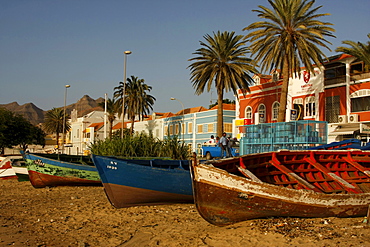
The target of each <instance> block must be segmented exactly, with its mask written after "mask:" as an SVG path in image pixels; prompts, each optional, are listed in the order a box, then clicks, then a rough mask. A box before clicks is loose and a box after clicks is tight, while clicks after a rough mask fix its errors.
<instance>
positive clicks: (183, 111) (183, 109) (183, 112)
mask: <svg viewBox="0 0 370 247" xmlns="http://www.w3.org/2000/svg"><path fill="white" fill-rule="evenodd" d="M171 100H177V101H178V102H180V104H181V106H182V123H184V114H185V108H184V104H183V103H182V102H181V101H180V100H178V99H176V98H171ZM181 132H182V142H185V141H184V129H183V126H182V125H181Z"/></svg>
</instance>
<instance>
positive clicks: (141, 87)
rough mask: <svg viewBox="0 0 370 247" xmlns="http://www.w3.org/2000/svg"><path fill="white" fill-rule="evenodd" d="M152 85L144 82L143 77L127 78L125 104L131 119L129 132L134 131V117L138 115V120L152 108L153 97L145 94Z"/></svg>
mask: <svg viewBox="0 0 370 247" xmlns="http://www.w3.org/2000/svg"><path fill="white" fill-rule="evenodd" d="M151 90H152V87H151V86H149V85H147V84H145V83H144V79H138V78H137V77H135V76H131V78H127V86H126V99H127V100H125V101H126V104H127V117H128V118H129V119H131V133H133V131H134V122H135V117H136V116H138V117H139V120H140V119H143V117H144V115H145V114H149V112H150V110H153V105H154V102H155V100H156V99H155V98H154V97H153V96H152V95H149V94H147V92H150V91H151Z"/></svg>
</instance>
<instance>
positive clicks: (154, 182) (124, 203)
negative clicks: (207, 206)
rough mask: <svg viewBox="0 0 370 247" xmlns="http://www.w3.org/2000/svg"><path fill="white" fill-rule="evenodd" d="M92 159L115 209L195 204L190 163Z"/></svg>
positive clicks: (95, 156)
mask: <svg viewBox="0 0 370 247" xmlns="http://www.w3.org/2000/svg"><path fill="white" fill-rule="evenodd" d="M92 159H93V161H94V164H95V166H96V168H97V169H98V172H99V175H100V178H101V180H102V182H103V186H104V190H105V192H106V195H107V197H108V199H109V201H110V202H111V204H112V205H113V206H114V207H116V208H123V207H131V206H140V205H160V204H169V203H183V202H184V203H185V202H190V203H193V202H194V201H193V192H192V187H191V177H190V161H188V160H162V159H150V160H145V159H123V158H118V157H108V156H98V155H92Z"/></svg>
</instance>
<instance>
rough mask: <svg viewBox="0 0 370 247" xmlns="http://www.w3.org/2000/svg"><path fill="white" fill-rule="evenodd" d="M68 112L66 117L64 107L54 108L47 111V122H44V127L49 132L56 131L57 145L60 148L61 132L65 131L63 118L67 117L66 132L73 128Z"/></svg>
mask: <svg viewBox="0 0 370 247" xmlns="http://www.w3.org/2000/svg"><path fill="white" fill-rule="evenodd" d="M68 118H69V116H68V114H66V117H65V118H64V110H63V109H62V108H53V109H51V110H49V111H47V112H46V115H45V122H44V123H43V124H42V126H43V129H44V130H45V131H46V132H48V133H56V136H57V145H58V148H59V133H62V132H63V120H64V119H65V120H66V122H65V128H64V134H65V133H67V132H68V131H69V130H70V129H71V125H70V123H69V122H68V121H67V119H68Z"/></svg>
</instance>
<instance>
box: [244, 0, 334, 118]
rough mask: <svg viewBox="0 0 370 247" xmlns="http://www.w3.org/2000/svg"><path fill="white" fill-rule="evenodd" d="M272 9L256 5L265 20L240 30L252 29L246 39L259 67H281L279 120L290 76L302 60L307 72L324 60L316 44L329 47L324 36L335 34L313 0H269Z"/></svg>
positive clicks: (296, 72)
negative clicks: (281, 82)
mask: <svg viewBox="0 0 370 247" xmlns="http://www.w3.org/2000/svg"><path fill="white" fill-rule="evenodd" d="M268 1H269V3H270V5H271V6H272V9H269V8H267V7H264V6H261V5H259V6H258V7H259V8H260V9H258V10H253V11H254V12H257V13H258V16H259V17H260V18H263V19H266V20H265V21H259V22H255V23H252V24H250V25H249V26H248V27H246V28H244V29H243V31H250V30H254V31H253V32H251V33H249V34H247V35H246V36H245V39H249V41H250V42H251V45H250V48H251V51H252V54H253V55H256V56H255V59H256V61H257V62H261V67H262V70H264V71H266V69H269V70H272V69H280V70H281V71H282V76H283V84H282V87H281V96H280V108H279V116H278V122H284V121H285V114H286V105H287V93H288V82H289V78H290V77H292V76H293V74H294V75H295V76H297V75H298V76H299V75H300V70H301V68H300V67H301V63H302V64H303V66H304V67H306V69H307V70H308V71H309V72H312V73H314V66H313V64H315V65H316V66H318V67H319V68H321V67H320V65H321V64H322V63H323V62H324V61H323V57H325V55H324V54H323V53H322V52H321V50H320V49H319V48H318V46H322V47H324V48H327V49H328V50H329V51H331V50H330V48H329V47H328V46H327V45H326V44H331V43H330V42H329V41H327V40H325V39H324V36H329V37H335V36H334V35H333V34H332V32H334V31H335V30H334V29H333V28H331V27H330V25H333V24H331V23H329V22H321V21H319V20H318V18H319V17H322V16H326V15H329V14H317V11H318V10H319V9H320V8H321V7H322V6H319V7H313V5H314V3H315V0H268Z"/></svg>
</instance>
